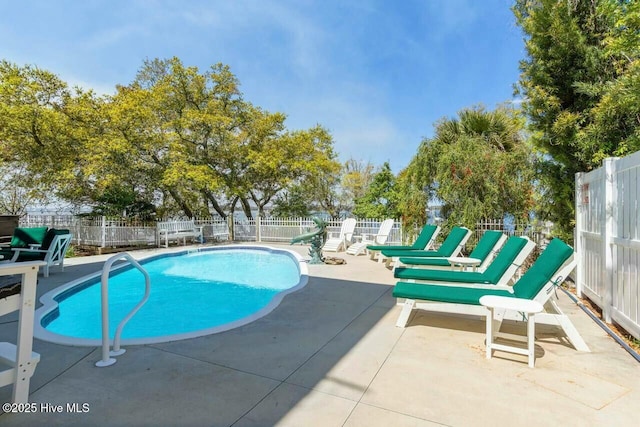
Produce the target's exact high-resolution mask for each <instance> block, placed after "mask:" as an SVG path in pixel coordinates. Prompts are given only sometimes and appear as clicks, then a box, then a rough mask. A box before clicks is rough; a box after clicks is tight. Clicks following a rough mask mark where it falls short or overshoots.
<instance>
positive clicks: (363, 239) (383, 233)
mask: <svg viewBox="0 0 640 427" xmlns="http://www.w3.org/2000/svg"><path fill="white" fill-rule="evenodd" d="M394 222H395V221H394V220H393V219H385V220H384V221H382V224H380V228H379V229H378V233H377V234H375V235H374V236H372V238H369V235H368V234H362V235H361V236H360V241H359V242H356V243H354V244H353V245H351V246H349V248H347V253H348V254H349V255H355V256H358V255H360V254H361V253H366V251H367V245H384V244H385V243H386V242H387V239H388V238H389V234H390V233H391V229H392V228H393V223H394Z"/></svg>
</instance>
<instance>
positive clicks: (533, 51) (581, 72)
mask: <svg viewBox="0 0 640 427" xmlns="http://www.w3.org/2000/svg"><path fill="white" fill-rule="evenodd" d="M513 10H514V13H515V15H516V18H517V21H518V24H519V25H520V26H521V27H522V29H523V31H524V33H525V47H526V51H527V58H526V59H525V60H523V61H521V63H520V70H521V72H522V73H521V76H520V81H519V84H518V86H517V93H520V94H521V95H522V96H523V97H524V103H523V108H524V111H525V113H526V115H527V116H528V118H529V122H530V127H531V129H532V139H533V142H534V144H535V145H536V146H537V147H539V148H540V149H541V150H543V152H544V153H547V154H548V155H549V156H548V157H547V158H546V160H545V161H544V162H541V164H540V166H541V167H540V171H541V173H540V176H539V179H540V182H541V184H543V185H544V187H545V190H544V192H545V195H546V198H545V199H546V200H547V203H545V205H544V206H543V209H542V210H541V212H542V214H543V215H546V216H547V218H548V219H551V220H553V221H554V222H555V223H556V225H557V226H558V227H559V229H558V230H557V231H558V232H559V233H560V234H562V235H563V236H564V237H567V238H568V237H570V235H571V232H572V228H573V218H574V188H573V184H574V176H575V173H576V172H580V171H589V170H591V169H592V168H594V167H597V166H599V165H600V163H601V161H602V159H604V158H605V157H608V156H623V155H625V154H628V153H630V152H633V151H636V150H638V149H640V138H639V132H640V131H639V129H640V120H638V112H639V111H640V107H639V106H640V96H639V95H638V93H639V91H640V67H639V66H638V53H639V52H638V51H639V48H638V38H639V36H638V34H639V33H640V19H639V16H640V5H639V3H638V2H635V1H616V0H594V1H588V2H587V1H566V0H535V1H534V0H517V1H516V4H515V6H514V9H513Z"/></svg>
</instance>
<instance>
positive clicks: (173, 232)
mask: <svg viewBox="0 0 640 427" xmlns="http://www.w3.org/2000/svg"><path fill="white" fill-rule="evenodd" d="M188 237H189V238H192V239H193V240H194V241H199V242H202V227H199V226H196V225H195V223H194V222H193V221H165V222H159V223H158V246H160V245H162V244H163V243H164V247H165V248H168V247H169V241H172V240H175V241H176V242H179V241H180V240H182V244H183V245H186V244H187V238H188Z"/></svg>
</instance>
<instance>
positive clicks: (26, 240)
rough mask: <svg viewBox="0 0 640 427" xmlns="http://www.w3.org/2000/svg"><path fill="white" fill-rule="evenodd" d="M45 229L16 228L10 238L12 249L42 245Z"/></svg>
mask: <svg viewBox="0 0 640 427" xmlns="http://www.w3.org/2000/svg"><path fill="white" fill-rule="evenodd" d="M45 234H47V227H18V228H16V229H15V230H14V231H13V237H12V238H11V247H12V248H28V247H29V245H33V244H38V245H42V241H43V240H44V236H45Z"/></svg>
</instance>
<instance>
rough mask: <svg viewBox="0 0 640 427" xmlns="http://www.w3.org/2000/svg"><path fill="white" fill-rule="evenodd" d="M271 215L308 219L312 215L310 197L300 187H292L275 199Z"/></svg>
mask: <svg viewBox="0 0 640 427" xmlns="http://www.w3.org/2000/svg"><path fill="white" fill-rule="evenodd" d="M271 214H272V215H273V216H276V217H283V218H297V217H302V218H306V217H308V216H309V215H310V214H311V211H310V210H309V199H308V196H307V195H306V194H305V192H304V190H303V189H302V187H300V186H299V185H294V186H291V187H290V188H289V189H287V190H283V191H281V192H280V193H279V194H278V195H277V196H276V197H275V200H274V202H273V210H272V211H271Z"/></svg>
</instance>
